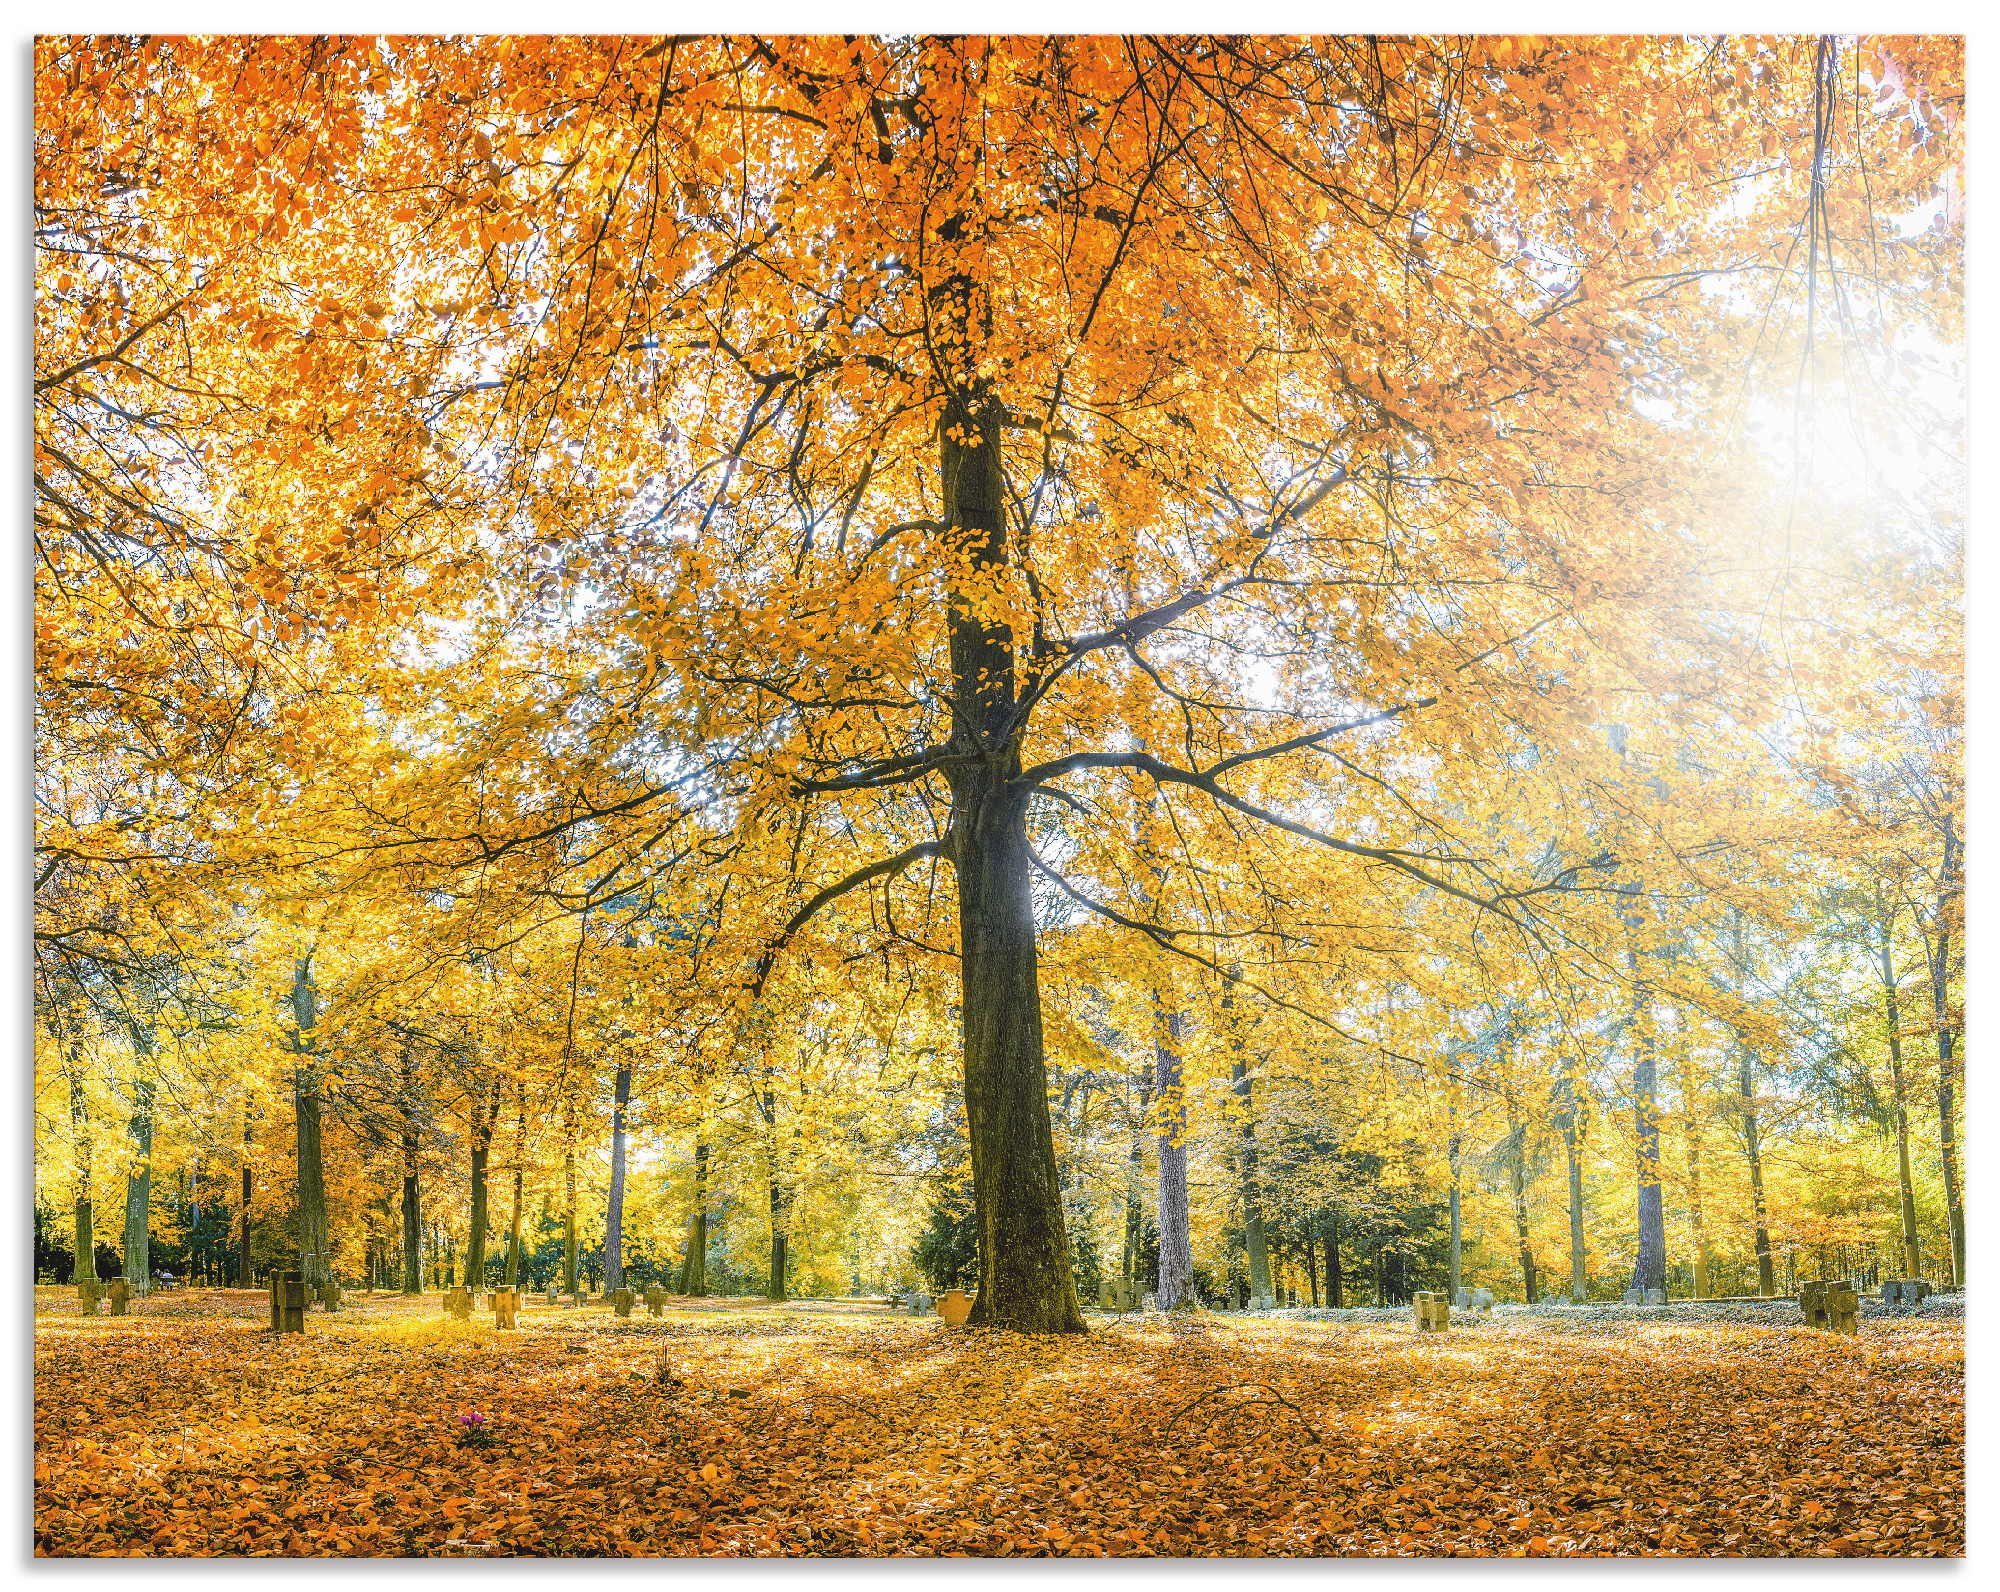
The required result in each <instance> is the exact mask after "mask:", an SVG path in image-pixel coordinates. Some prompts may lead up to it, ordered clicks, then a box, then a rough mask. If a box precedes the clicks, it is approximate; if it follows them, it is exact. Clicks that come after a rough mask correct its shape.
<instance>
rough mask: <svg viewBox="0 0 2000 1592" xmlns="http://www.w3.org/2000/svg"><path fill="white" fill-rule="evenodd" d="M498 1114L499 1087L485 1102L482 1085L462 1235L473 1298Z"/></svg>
mask: <svg viewBox="0 0 2000 1592" xmlns="http://www.w3.org/2000/svg"><path fill="white" fill-rule="evenodd" d="M499 1114H500V1088H499V1085H497V1084H496V1085H494V1087H493V1103H492V1105H491V1106H489V1105H488V1104H487V1103H486V1091H485V1088H484V1086H483V1085H482V1086H481V1088H480V1089H479V1090H478V1091H477V1092H476V1093H475V1094H474V1095H473V1099H472V1166H471V1168H470V1174H469V1177H468V1187H469V1192H470V1194H471V1200H470V1204H471V1209H470V1211H469V1212H468V1213H467V1223H466V1228H467V1231H466V1237H465V1286H466V1287H467V1288H469V1289H471V1290H472V1293H473V1296H474V1297H475V1298H476V1297H478V1296H479V1295H480V1294H482V1293H484V1292H485V1291H486V1229H487V1223H488V1219H489V1218H488V1215H487V1210H486V1201H487V1186H486V1169H487V1162H488V1160H489V1159H490V1158H491V1156H492V1153H493V1123H494V1119H495V1118H496V1117H498V1116H499Z"/></svg>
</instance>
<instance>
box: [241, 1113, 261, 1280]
mask: <svg viewBox="0 0 2000 1592" xmlns="http://www.w3.org/2000/svg"><path fill="white" fill-rule="evenodd" d="M255 1150H256V1114H255V1112H254V1110H253V1108H252V1107H251V1104H250V1097H249V1095H247V1094H246V1095H245V1096H244V1097H243V1170H242V1189H241V1201H242V1203H241V1207H240V1209H239V1210H238V1212H237V1218H236V1220H237V1227H236V1286H237V1287H239V1288H250V1287H254V1286H255V1285H256V1278H255V1277H254V1276H252V1274H251V1271H250V1202H251V1200H252V1198H253V1197H254V1195H255V1193H256V1187H257V1185H256V1180H255V1178H254V1177H253V1175H252V1173H251V1169H250V1162H251V1159H252V1157H253V1155H254V1153H255Z"/></svg>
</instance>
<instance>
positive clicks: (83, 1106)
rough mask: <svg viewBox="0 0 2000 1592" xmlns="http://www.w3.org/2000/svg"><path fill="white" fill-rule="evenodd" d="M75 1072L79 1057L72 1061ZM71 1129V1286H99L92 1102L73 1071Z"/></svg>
mask: <svg viewBox="0 0 2000 1592" xmlns="http://www.w3.org/2000/svg"><path fill="white" fill-rule="evenodd" d="M71 1065H72V1069H74V1068H75V1057H74V1056H72V1057H71ZM69 1127H70V1154H71V1157H72V1160H71V1163H70V1164H71V1168H72V1172H73V1176H74V1182H75V1185H76V1208H75V1212H74V1216H75V1228H74V1231H73V1233H72V1235H71V1239H72V1242H73V1243H74V1244H75V1246H76V1248H75V1254H76V1264H75V1265H74V1266H72V1267H71V1268H70V1278H69V1280H70V1281H71V1283H84V1282H95V1281H96V1280H97V1234H96V1231H95V1226H96V1223H95V1219H94V1214H93V1209H92V1204H91V1201H92V1190H91V1179H90V1163H91V1161H92V1159H93V1157H94V1148H95V1147H94V1145H93V1144H92V1141H91V1133H90V1099H89V1097H88V1096H87V1095H86V1094H85V1093H84V1088H83V1074H82V1073H81V1072H80V1071H77V1070H72V1071H71V1073H70V1075H69Z"/></svg>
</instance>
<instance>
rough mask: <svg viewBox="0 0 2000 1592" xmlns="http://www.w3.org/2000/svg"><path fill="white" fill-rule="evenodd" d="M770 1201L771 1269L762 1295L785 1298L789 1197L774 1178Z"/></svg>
mask: <svg viewBox="0 0 2000 1592" xmlns="http://www.w3.org/2000/svg"><path fill="white" fill-rule="evenodd" d="M770 1202H771V1270H770V1274H769V1276H768V1277H767V1278H766V1279H765V1283H764V1297H765V1298H766V1299H786V1298H789V1297H790V1294H789V1292H788V1289H789V1286H790V1284H789V1279H788V1278H787V1276H786V1273H787V1271H788V1270H789V1269H790V1267H791V1240H790V1238H789V1237H788V1236H787V1234H786V1231H785V1224H786V1222H787V1221H788V1220H789V1219H790V1212H789V1207H790V1205H791V1199H790V1196H788V1195H787V1194H786V1192H785V1186H784V1184H783V1183H781V1182H779V1181H778V1179H776V1178H772V1179H771V1184H770Z"/></svg>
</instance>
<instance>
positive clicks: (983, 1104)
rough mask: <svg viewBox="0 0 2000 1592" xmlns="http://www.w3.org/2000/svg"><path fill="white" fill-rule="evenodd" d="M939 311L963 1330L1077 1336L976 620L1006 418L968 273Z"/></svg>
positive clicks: (1007, 669) (996, 636)
mask: <svg viewBox="0 0 2000 1592" xmlns="http://www.w3.org/2000/svg"><path fill="white" fill-rule="evenodd" d="M966 225H967V222H966V219H965V218H964V217H962V216H954V217H951V218H948V219H947V220H946V221H945V222H944V223H943V224H942V225H941V227H940V229H939V232H940V241H941V244H942V245H943V246H944V247H945V248H947V249H950V248H954V247H956V246H957V245H959V244H960V243H961V242H962V241H963V233H964V229H965V227H966ZM933 299H934V305H935V310H936V314H937V316H938V320H939V324H940V325H941V326H942V327H943V328H945V333H944V335H945V336H946V337H947V338H948V339H949V340H950V343H951V346H952V348H953V352H952V354H951V355H950V356H948V357H950V358H952V359H953V360H954V361H955V362H956V361H959V360H962V361H963V366H962V368H961V369H959V370H958V371H956V372H955V374H954V380H955V381H956V382H957V383H958V385H957V387H956V390H954V391H952V392H951V393H950V394H949V396H948V398H947V401H946V404H945V408H944V412H943V414H942V415H941V417H940V424H939V427H938V471H939V479H940V486H941V488H942V491H941V497H942V500H943V509H944V520H945V523H946V525H947V526H948V527H949V532H948V534H949V535H951V536H952V537H953V538H955V539H957V540H959V541H960V542H961V544H962V546H963V556H964V557H965V558H966V559H967V561H968V563H969V565H970V571H971V579H970V580H968V581H967V582H966V583H965V584H964V585H963V586H960V587H956V588H955V589H954V590H953V591H952V592H951V593H950V595H949V599H948V604H947V609H946V615H945V622H946V630H947V633H948V637H949V643H950V658H951V743H952V747H953V750H954V751H955V752H956V753H958V754H960V755H961V756H962V757H963V758H964V761H963V762H958V763H954V764H953V766H952V767H951V769H950V770H949V771H948V777H949V780H950V784H951V826H950V829H949V831H948V835H949V837H950V838H949V854H950V857H951V862H952V866H953V869H954V871H955V872H956V874H957V876H958V930H959V974H960V980H961V998H960V1002H959V1008H960V1013H961V1021H962V1023H963V1028H964V1047H965V1055H964V1065H965V1114H966V1125H967V1130H968V1137H969V1138H970V1141H971V1151H972V1184H973V1204H974V1207H975V1209H976V1211H977V1213H978V1225H979V1296H978V1298H977V1300H976V1301H975V1302H974V1305H973V1316H972V1319H973V1320H974V1322H976V1323H980V1324H989V1325H993V1326H998V1327H1008V1328H1013V1329H1016V1330H1019V1331H1024V1332H1081V1331H1083V1330H1084V1325H1083V1312H1082V1311H1081V1310H1080V1309H1079V1308H1078V1306H1077V1299H1076V1284H1075V1279H1074V1275H1073V1256H1072V1254H1071V1251H1070V1242H1069V1234H1068V1231H1067V1229H1066V1226H1065V1224H1064V1221H1063V1208H1062V1186H1061V1182H1060V1179H1059V1178H1058V1176H1057V1171H1056V1155H1055V1135H1054V1130H1053V1128H1052V1127H1051V1124H1050V1121H1049V1100H1048V1077H1047V1070H1046V1064H1045V1061H1044V1057H1043V1050H1042V1007H1041V990H1040V986H1039V981H1038V978H1037V969H1036V957H1035V908H1034V897H1033V893H1032V891H1031V890H1030V888H1029V880H1030V875H1031V864H1030V862H1029V852H1028V836H1027V814H1028V796H1029V793H1028V791H1027V790H1025V789H1023V788H1022V787H1021V786H1020V785H1018V784H1016V783H1015V779H1016V776H1017V775H1018V774H1019V773H1020V745H1021V737H1022V733H1023V731H1024V728H1025V724H1024V717H1025V715H1024V714H1023V712H1022V704H1021V703H1020V701H1019V699H1018V697H1017V694H1016V674H1015V658H1014V634H1013V631H1012V629H1011V627H1009V626H1008V625H1007V624H1005V623H1004V622H994V621H991V620H989V619H987V618H986V617H985V610H986V603H985V595H986V591H987V590H988V589H989V585H990V582H991V581H992V580H994V579H997V578H1001V577H1003V575H1004V572H1005V571H1006V570H1007V569H1008V568H1009V566H1010V565H1011V563H1012V559H1011V557H1010V552H1009V547H1008V533H1007V504H1006V484H1005V481H1004V479H1003V477H1002V469H1001V455H1000V432H1001V427H1002V426H1003V424H1004V423H1005V420H1006V416H1005V411H1004V409H1003V407H1002V406H1001V404H1000V403H999V402H998V401H997V400H995V399H994V398H993V397H992V396H991V394H990V393H989V392H988V391H987V389H986V388H985V386H984V377H983V375H982V374H981V373H980V372H978V371H977V369H976V368H975V366H974V358H975V355H976V349H977V347H978V344H979V342H980V341H981V339H982V338H983V335H984V330H985V324H986V311H985V307H984V298H983V295H982V293H981V291H980V289H979V286H978V285H977V284H976V283H975V282H974V280H973V278H972V276H971V275H970V274H959V275H955V276H952V277H950V278H948V279H946V280H945V281H943V282H942V283H940V285H939V286H938V288H937V289H936V290H935V292H934V295H933ZM974 593H976V594H977V595H976V596H975V595H973V594H974Z"/></svg>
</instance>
